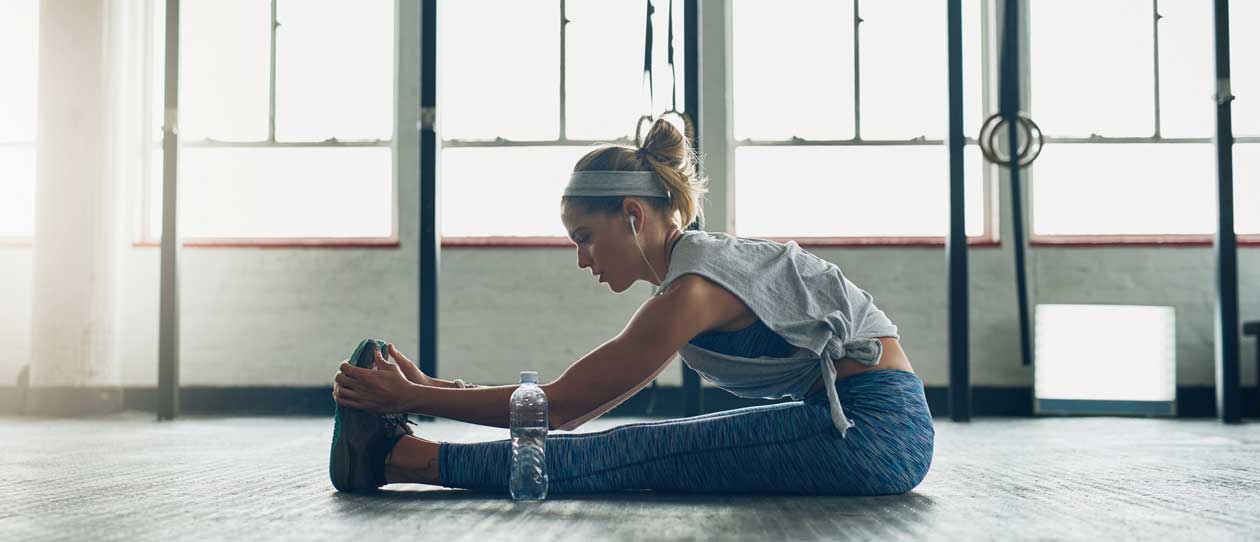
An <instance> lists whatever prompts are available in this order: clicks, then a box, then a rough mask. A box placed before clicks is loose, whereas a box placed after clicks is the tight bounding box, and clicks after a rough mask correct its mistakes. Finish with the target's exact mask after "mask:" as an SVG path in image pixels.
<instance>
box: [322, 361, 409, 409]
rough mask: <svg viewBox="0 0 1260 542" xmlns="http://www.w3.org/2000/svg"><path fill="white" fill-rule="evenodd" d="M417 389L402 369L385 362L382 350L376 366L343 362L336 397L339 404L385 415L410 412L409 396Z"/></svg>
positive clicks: (335, 389)
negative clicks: (357, 365)
mask: <svg viewBox="0 0 1260 542" xmlns="http://www.w3.org/2000/svg"><path fill="white" fill-rule="evenodd" d="M390 350H391V353H392V352H395V351H394V350H393V349H392V348H391V349H390ZM403 359H405V358H403ZM406 363H410V361H407V362H406ZM417 389H418V386H417V385H416V384H414V383H412V382H411V381H409V380H408V379H407V377H406V376H404V375H403V373H402V370H401V368H400V367H399V366H398V365H394V364H392V363H389V362H387V361H385V358H383V357H381V353H380V352H377V353H376V368H375V369H365V368H362V367H355V366H354V365H353V364H351V363H349V362H348V361H343V362H341V370H340V372H338V373H337V375H336V376H334V377H333V399H335V400H336V401H337V404H339V405H342V406H347V407H351V408H357V409H359V410H366V411H368V412H377V413H381V414H397V413H401V412H406V411H407V404H408V402H409V399H410V398H411V396H412V394H414V393H415V392H416V390H417Z"/></svg>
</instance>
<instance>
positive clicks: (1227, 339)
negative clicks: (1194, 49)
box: [1212, 0, 1242, 423]
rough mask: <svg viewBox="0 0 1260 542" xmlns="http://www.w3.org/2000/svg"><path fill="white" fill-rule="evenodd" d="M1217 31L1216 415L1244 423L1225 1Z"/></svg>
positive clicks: (1218, 7) (1218, 8)
mask: <svg viewBox="0 0 1260 542" xmlns="http://www.w3.org/2000/svg"><path fill="white" fill-rule="evenodd" d="M1214 12H1215V17H1214V20H1215V26H1216V39H1215V45H1216V196H1217V197H1216V204H1217V222H1216V236H1215V237H1214V238H1213V242H1212V251H1213V253H1214V254H1215V259H1216V412H1217V415H1218V416H1220V418H1221V421H1222V422H1226V423H1237V422H1239V421H1241V420H1242V388H1241V386H1240V383H1239V365H1240V361H1239V348H1240V344H1239V342H1240V337H1239V324H1240V322H1239V315H1238V242H1237V238H1236V236H1235V232H1234V165H1233V164H1234V135H1233V118H1232V111H1231V104H1230V102H1232V101H1233V99H1234V97H1233V96H1232V95H1231V92H1230V82H1229V0H1215V2H1214Z"/></svg>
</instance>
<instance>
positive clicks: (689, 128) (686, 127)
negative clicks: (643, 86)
mask: <svg viewBox="0 0 1260 542" xmlns="http://www.w3.org/2000/svg"><path fill="white" fill-rule="evenodd" d="M666 115H674V116H675V117H678V119H679V120H681V121H682V125H683V135H684V136H686V138H687V144H689V145H690V144H693V143H694V142H695V140H696V123H695V122H693V121H692V120H691V115H688V114H687V113H684V112H682V111H675V110H673V109H670V110H669V111H666V112H664V113H661V116H660V117H657V118H662V119H663V118H665V116H666ZM645 120H646V121H648V126H651V125H652V123H654V122H656V118H653V117H652V115H643V116H641V117H639V121H638V122H636V123H635V125H634V144H635V146H637V147H638V148H640V149H642V148H643V121H645Z"/></svg>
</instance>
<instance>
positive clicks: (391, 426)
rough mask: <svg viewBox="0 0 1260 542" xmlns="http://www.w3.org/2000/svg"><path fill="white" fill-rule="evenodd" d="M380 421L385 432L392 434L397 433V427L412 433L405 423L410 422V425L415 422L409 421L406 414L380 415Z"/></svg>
mask: <svg viewBox="0 0 1260 542" xmlns="http://www.w3.org/2000/svg"><path fill="white" fill-rule="evenodd" d="M381 423H382V424H383V425H384V427H385V433H386V434H388V435H393V434H395V433H397V432H398V430H399V429H402V431H403V432H404V433H406V434H408V435H410V434H412V432H411V428H410V427H407V424H411V425H415V424H416V422H413V421H411V418H409V417H407V415H406V414H385V415H382V416H381Z"/></svg>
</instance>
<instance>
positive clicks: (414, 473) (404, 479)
mask: <svg viewBox="0 0 1260 542" xmlns="http://www.w3.org/2000/svg"><path fill="white" fill-rule="evenodd" d="M440 447H441V443H438V442H433V441H430V440H425V439H422V438H419V437H416V436H412V435H409V436H405V437H403V438H401V439H398V444H396V445H394V449H393V451H391V452H390V453H389V456H388V457H386V459H385V480H386V483H390V484H429V485H432V486H440V485H442V470H441V468H440V465H439V463H438V450H439V449H440Z"/></svg>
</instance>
